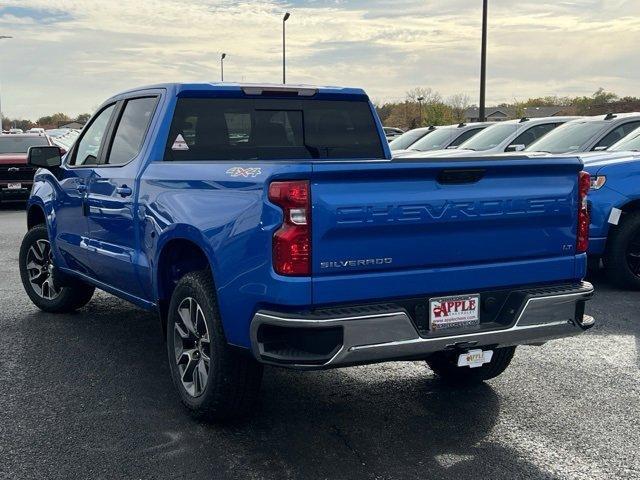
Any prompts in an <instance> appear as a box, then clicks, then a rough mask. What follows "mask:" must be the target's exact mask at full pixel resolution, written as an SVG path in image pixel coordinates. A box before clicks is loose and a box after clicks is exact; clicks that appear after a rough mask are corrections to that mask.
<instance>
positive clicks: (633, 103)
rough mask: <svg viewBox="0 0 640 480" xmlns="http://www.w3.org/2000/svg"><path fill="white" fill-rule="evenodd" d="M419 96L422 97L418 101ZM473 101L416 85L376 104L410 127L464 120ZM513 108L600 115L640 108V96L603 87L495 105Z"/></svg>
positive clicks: (386, 117) (388, 119) (392, 123)
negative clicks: (589, 92)
mask: <svg viewBox="0 0 640 480" xmlns="http://www.w3.org/2000/svg"><path fill="white" fill-rule="evenodd" d="M418 99H420V100H418ZM475 106H476V105H473V104H471V101H470V98H469V96H468V95H464V94H457V95H452V96H450V97H447V98H444V97H443V96H442V95H440V93H438V92H436V91H434V90H432V89H431V88H414V89H413V90H410V91H408V92H407V93H406V94H405V99H404V101H400V102H387V103H378V104H376V110H377V112H378V115H379V116H380V119H381V120H382V123H383V124H384V125H385V126H388V127H399V128H402V129H404V130H409V129H412V128H417V127H424V126H428V125H450V124H454V123H459V122H463V121H464V120H465V111H466V110H467V109H468V108H470V107H475ZM493 106H495V107H503V108H509V109H512V111H514V112H515V117H516V118H518V117H523V116H524V113H525V108H528V107H551V106H553V107H562V109H563V111H562V113H563V114H564V115H601V114H605V113H609V112H614V113H616V112H617V113H623V112H636V111H640V98H639V97H620V96H618V95H617V94H615V93H613V92H608V91H606V90H605V89H603V88H600V89H598V90H597V91H596V92H594V93H593V94H592V95H589V96H576V97H571V96H564V97H561V96H556V95H553V96H546V97H536V98H529V99H528V100H525V101H517V100H514V101H513V102H511V103H501V104H499V105H493Z"/></svg>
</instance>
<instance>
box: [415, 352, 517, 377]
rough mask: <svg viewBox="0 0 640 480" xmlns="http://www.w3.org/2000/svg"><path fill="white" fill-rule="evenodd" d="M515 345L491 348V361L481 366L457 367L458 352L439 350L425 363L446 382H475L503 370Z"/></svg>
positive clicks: (509, 361)
mask: <svg viewBox="0 0 640 480" xmlns="http://www.w3.org/2000/svg"><path fill="white" fill-rule="evenodd" d="M515 351H516V347H502V348H494V349H493V357H492V358H491V362H489V363H486V364H484V365H482V366H481V367H476V368H469V367H458V365H457V360H458V355H459V352H439V353H436V354H434V355H432V356H431V357H430V358H428V359H427V364H428V365H429V367H430V368H431V370H433V372H434V373H435V374H436V375H437V376H438V377H440V378H441V379H442V380H444V381H445V382H447V383H451V384H462V385H464V384H467V385H468V384H477V383H481V382H484V381H485V380H489V379H491V378H495V377H497V376H498V375H500V374H501V373H502V372H504V371H505V370H506V369H507V367H508V366H509V364H510V363H511V359H512V358H513V354H514V353H515Z"/></svg>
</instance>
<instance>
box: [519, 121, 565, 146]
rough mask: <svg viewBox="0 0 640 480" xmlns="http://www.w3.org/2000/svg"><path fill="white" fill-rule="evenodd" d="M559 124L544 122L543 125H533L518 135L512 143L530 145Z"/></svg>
mask: <svg viewBox="0 0 640 480" xmlns="http://www.w3.org/2000/svg"><path fill="white" fill-rule="evenodd" d="M558 125H559V124H558V123H544V124H542V125H536V126H534V127H531V128H529V129H527V130H525V131H524V132H522V133H521V134H520V135H518V137H517V138H516V139H515V140H514V141H513V142H511V144H512V145H524V146H525V147H528V146H529V145H530V144H532V143H533V142H535V141H536V140H538V139H539V138H540V137H542V136H544V135H546V134H547V133H549V132H550V131H551V130H553V129H554V128H556V127H557V126H558Z"/></svg>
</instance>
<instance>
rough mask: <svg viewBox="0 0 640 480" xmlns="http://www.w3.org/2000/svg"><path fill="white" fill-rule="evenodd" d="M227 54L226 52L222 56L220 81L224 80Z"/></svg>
mask: <svg viewBox="0 0 640 480" xmlns="http://www.w3.org/2000/svg"><path fill="white" fill-rule="evenodd" d="M226 56H227V54H226V53H223V54H222V55H221V56H220V81H221V82H224V59H225V57H226Z"/></svg>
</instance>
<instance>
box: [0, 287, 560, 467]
mask: <svg viewBox="0 0 640 480" xmlns="http://www.w3.org/2000/svg"><path fill="white" fill-rule="evenodd" d="M21 303H22V302H21ZM18 312H20V313H19V314H18V315H17V316H16V318H15V320H14V323H13V325H12V326H11V327H10V328H12V329H14V332H13V334H12V338H14V339H15V340H14V345H13V348H15V349H16V351H19V352H20V355H19V356H18V357H17V358H14V359H13V360H12V361H11V362H10V363H7V364H6V365H4V366H3V368H4V369H5V376H6V378H10V379H11V382H7V385H9V388H8V391H9V393H8V394H6V395H8V396H9V397H8V398H10V399H11V402H10V404H9V408H8V411H6V412H5V414H6V415H8V418H15V419H16V420H13V421H11V422H8V423H5V427H7V438H11V439H12V445H11V448H12V451H13V452H16V453H15V454H14V455H12V456H11V459H10V461H9V462H8V463H6V464H5V466H4V467H3V468H7V469H9V470H8V471H9V472H11V474H12V475H13V476H15V478H31V477H33V478H75V477H78V478H93V477H107V478H116V477H135V478H184V477H187V476H193V475H199V474H207V475H209V476H210V477H215V478H278V479H282V478H296V479H297V478H313V479H315V478H426V477H433V478H451V479H462V478H473V479H477V478H548V475H546V474H545V473H544V472H542V471H540V470H539V469H538V468H537V467H535V466H534V465H533V464H531V463H530V462H527V461H526V460H524V459H522V458H520V456H519V454H518V453H517V452H516V451H515V450H512V449H511V448H509V447H508V445H507V444H506V443H504V442H503V443H499V442H497V441H496V439H495V438H493V437H491V431H492V429H493V427H494V425H495V424H496V421H497V419H498V417H499V415H500V397H499V395H498V394H497V393H496V391H495V390H494V389H493V388H492V387H491V385H489V384H487V385H481V386H478V387H475V388H467V389H462V390H452V389H450V388H449V387H447V386H445V385H443V384H441V383H440V382H439V381H437V380H435V379H434V378H433V376H432V375H431V373H430V371H429V369H428V368H427V367H426V366H425V365H424V364H423V363H421V362H414V363H390V364H379V365H373V366H366V367H352V368H349V369H343V370H334V371H326V372H308V373H299V372H289V371H284V370H279V369H273V368H268V369H266V370H265V377H264V382H263V389H262V399H261V401H260V403H259V405H258V407H257V412H256V415H255V417H254V418H252V419H251V420H248V421H246V422H244V423H241V424H236V425H227V426H216V425H208V424H203V423H199V422H196V421H194V420H192V419H191V418H190V417H189V416H188V415H187V414H186V413H185V411H184V410H183V409H182V407H181V405H180V404H179V401H178V400H177V396H176V395H175V394H174V392H173V385H172V384H171V380H170V377H169V368H168V364H167V360H166V358H165V346H164V343H163V341H162V339H161V336H160V334H159V326H158V323H157V319H156V317H155V316H154V315H150V314H148V313H145V312H143V311H141V310H138V309H136V308H135V307H132V306H131V305H129V304H128V303H125V302H122V301H120V300H118V299H115V298H114V297H111V296H108V295H105V294H98V295H96V298H95V299H94V300H93V301H92V302H91V303H90V304H89V306H88V307H87V308H85V309H83V310H82V311H80V312H79V313H77V314H74V315H59V316H56V315H49V314H45V313H41V312H37V311H36V310H35V309H33V308H31V307H30V305H29V304H27V303H26V302H25V303H22V305H21V306H20V308H19V309H18ZM10 314H11V312H10ZM12 315H14V314H12ZM1 470H2V469H0V471H1Z"/></svg>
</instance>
